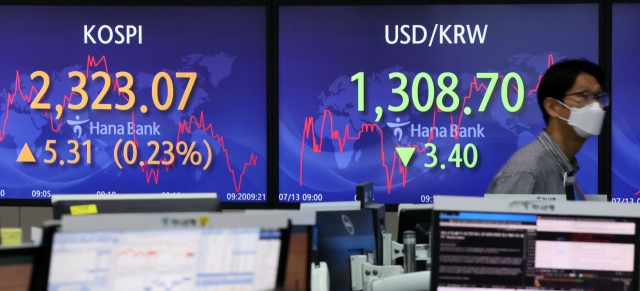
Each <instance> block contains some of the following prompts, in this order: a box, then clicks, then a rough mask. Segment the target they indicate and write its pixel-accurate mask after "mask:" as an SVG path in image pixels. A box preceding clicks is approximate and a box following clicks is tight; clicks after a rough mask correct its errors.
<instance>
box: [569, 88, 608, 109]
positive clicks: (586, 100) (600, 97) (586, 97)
mask: <svg viewBox="0 0 640 291" xmlns="http://www.w3.org/2000/svg"><path fill="white" fill-rule="evenodd" d="M574 95H575V96H580V97H582V98H580V99H582V105H589V104H591V103H593V102H598V103H600V106H602V108H604V107H607V106H609V94H607V93H604V92H602V93H598V94H594V93H593V92H591V91H582V92H576V93H570V94H567V95H564V96H574Z"/></svg>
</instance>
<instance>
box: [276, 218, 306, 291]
mask: <svg viewBox="0 0 640 291" xmlns="http://www.w3.org/2000/svg"><path fill="white" fill-rule="evenodd" d="M312 228H313V226H309V225H292V226H291V232H290V235H289V249H288V255H287V264H286V270H285V277H284V286H283V290H285V291H304V290H309V289H310V286H311V285H310V283H311V280H310V274H311V261H310V254H311V231H312Z"/></svg>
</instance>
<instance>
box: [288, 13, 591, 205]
mask: <svg viewBox="0 0 640 291" xmlns="http://www.w3.org/2000/svg"><path fill="white" fill-rule="evenodd" d="M279 17H280V19H279V40H278V41H279V64H278V65H279V98H280V99H279V128H280V130H279V135H280V136H279V145H280V146H279V159H280V160H279V165H280V176H279V177H280V178H279V179H280V181H279V182H280V189H279V191H280V192H279V200H280V201H281V202H310V201H339V200H352V199H354V196H355V186H356V185H357V184H359V183H362V182H365V181H373V183H374V186H375V191H374V195H375V198H374V199H375V202H376V203H430V202H432V197H433V195H434V194H450V195H470V196H481V195H483V194H484V193H485V191H486V190H487V187H488V185H489V183H490V182H491V179H492V178H493V177H494V175H495V174H496V173H497V172H498V170H499V169H500V167H502V165H503V164H504V163H505V162H506V161H507V159H508V158H509V157H510V156H511V155H512V154H513V153H514V152H515V151H516V150H517V149H519V148H521V147H523V146H524V145H526V144H528V143H529V142H531V141H533V140H534V139H535V138H536V137H537V135H538V134H539V132H540V131H541V130H542V129H543V128H544V127H545V123H544V120H543V117H542V113H541V111H540V109H539V107H538V101H537V94H536V90H537V85H538V83H539V80H540V78H541V77H542V75H543V74H544V72H545V71H546V70H547V68H548V67H549V66H550V65H552V64H553V63H555V62H558V61H560V60H562V59H565V58H587V59H589V60H591V61H594V62H597V61H598V6H597V4H579V5H555V4H554V5H482V6H460V5H447V6H385V7H381V6H367V7H346V6H345V7H281V8H280V11H279ZM576 23H579V24H580V25H576ZM505 80H506V81H507V82H503V81H505ZM492 83H493V88H492V90H488V89H489V88H491V87H492V86H491V84H492ZM487 91H489V94H487ZM485 97H487V98H485ZM597 142H598V140H597V138H592V139H590V140H588V141H587V142H586V144H585V145H584V147H583V148H582V150H581V151H580V153H579V154H578V155H577V159H578V161H579V164H580V171H579V172H578V174H577V177H578V179H579V181H580V183H581V184H582V186H583V189H584V190H585V192H587V193H596V192H597V186H598V185H597V153H598V147H597ZM401 155H402V156H401Z"/></svg>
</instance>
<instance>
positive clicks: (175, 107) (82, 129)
mask: <svg viewBox="0 0 640 291" xmlns="http://www.w3.org/2000/svg"><path fill="white" fill-rule="evenodd" d="M265 24H266V8H265V7H146V8H145V7H35V6H34V7H3V8H2V10H1V11H0V36H2V39H3V40H4V41H2V43H0V51H1V52H2V54H0V130H1V131H0V169H2V170H1V171H0V172H1V174H0V194H1V195H0V199H1V198H5V199H6V198H14V199H16V198H17V199H32V198H34V199H38V198H42V199H48V198H49V197H50V195H51V194H60V193H64V194H75V193H85V194H86V193H98V194H113V193H170V194H174V193H180V192H182V193H184V192H216V193H218V196H219V197H220V198H221V199H222V200H223V201H241V202H244V201H265V200H266V199H265V191H266V125H265V124H266V25H265ZM34 72H36V73H34ZM101 72H102V73H101ZM121 72H122V73H121ZM70 75H71V76H70ZM128 78H130V80H129V79H128ZM83 80H85V81H86V82H84V83H85V84H82V83H83ZM47 81H48V82H47ZM107 82H109V83H108V84H107ZM46 83H48V87H47V86H46ZM74 88H75V89H74ZM103 90H104V91H103ZM39 93H42V98H39V97H38V95H39ZM83 93H85V94H86V97H87V100H86V101H87V103H86V104H82V102H83V99H84V97H83ZM132 95H133V96H134V97H132ZM100 97H102V99H100ZM46 106H48V109H47V108H45V107H46ZM54 153H55V156H54ZM76 153H77V154H76ZM0 203H1V202H0Z"/></svg>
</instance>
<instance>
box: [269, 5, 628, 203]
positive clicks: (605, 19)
mask: <svg viewBox="0 0 640 291" xmlns="http://www.w3.org/2000/svg"><path fill="white" fill-rule="evenodd" d="M636 1H638V0H636ZM607 2H609V1H604V0H600V1H598V0H585V1H579V0H560V1H552V0H541V1H533V0H514V1H508V0H485V1H482V3H478V2H475V1H472V0H450V1H447V0H432V1H429V2H428V3H424V2H420V1H411V0H397V1H392V0H372V1H364V0H345V1H339V0H326V1H322V0H309V1H300V0H272V5H271V12H270V15H271V17H272V19H271V27H272V40H271V45H272V50H271V52H272V54H271V55H270V56H271V63H272V64H273V65H272V74H273V76H272V80H273V84H272V86H271V87H272V90H273V92H272V96H273V97H274V98H275V99H271V100H274V101H273V102H270V103H269V104H268V107H269V113H268V120H269V133H270V136H271V138H269V144H272V147H271V149H275V150H274V151H273V152H271V151H270V152H269V154H270V157H271V158H272V159H273V160H275V162H273V163H272V164H274V165H275V166H274V167H273V168H270V176H269V179H270V180H274V181H275V183H276V186H275V187H274V188H269V190H271V191H270V192H271V193H274V195H273V196H274V197H272V198H271V201H272V205H273V208H276V209H299V208H300V203H298V202H281V201H280V200H279V197H278V194H279V193H280V185H279V181H280V180H279V179H280V165H279V163H280V158H279V152H278V150H279V142H280V140H279V117H280V115H279V110H280V107H279V105H280V95H279V93H280V92H279V80H280V73H279V55H278V52H279V35H278V33H279V31H278V30H279V22H278V15H279V10H280V6H374V5H382V6H403V5H410V6H432V5H500V4H503V5H526V4H598V20H599V24H598V30H599V31H598V38H599V42H598V65H599V66H600V67H601V68H602V69H603V70H604V71H605V75H606V77H607V79H606V80H611V69H610V63H611V48H610V45H609V46H607V45H606V44H607V43H609V44H610V43H611V3H610V2H609V3H607ZM639 2H640V1H639ZM610 83H611V82H608V83H605V84H604V86H603V90H605V91H606V92H610V91H611V84H610ZM610 108H611V106H608V107H607V108H606V109H605V110H606V111H607V112H609V113H608V114H606V115H605V121H604V124H603V127H602V132H601V134H600V136H599V138H598V192H599V193H601V194H606V195H607V201H611V152H610V149H611V113H610ZM354 186H355V185H354ZM428 194H434V195H435V194H437V193H428ZM374 196H375V195H374ZM345 201H350V200H345ZM400 204H403V203H397V204H385V207H386V211H387V212H390V211H393V212H396V211H398V205H400ZM425 204H426V203H425Z"/></svg>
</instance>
